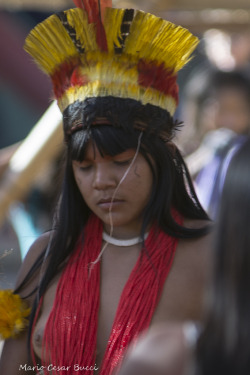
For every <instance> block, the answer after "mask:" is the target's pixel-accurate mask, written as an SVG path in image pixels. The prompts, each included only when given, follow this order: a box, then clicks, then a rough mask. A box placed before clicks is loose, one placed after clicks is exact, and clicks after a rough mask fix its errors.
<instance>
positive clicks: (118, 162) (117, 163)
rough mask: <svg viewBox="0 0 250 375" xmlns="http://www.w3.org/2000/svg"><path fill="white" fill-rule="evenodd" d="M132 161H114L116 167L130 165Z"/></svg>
mask: <svg viewBox="0 0 250 375" xmlns="http://www.w3.org/2000/svg"><path fill="white" fill-rule="evenodd" d="M131 161H132V159H128V160H114V163H115V164H116V165H121V166H123V165H129V164H130V163H131Z"/></svg>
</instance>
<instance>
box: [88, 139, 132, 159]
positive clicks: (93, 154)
mask: <svg viewBox="0 0 250 375" xmlns="http://www.w3.org/2000/svg"><path fill="white" fill-rule="evenodd" d="M134 153H135V150H134V149H132V148H130V149H127V150H125V151H122V152H120V153H119V154H116V155H115V156H114V155H113V156H112V155H108V154H105V153H102V152H100V150H99V149H98V147H97V145H96V143H95V142H94V141H93V140H92V139H90V140H89V141H88V143H87V145H86V149H85V153H84V160H101V159H105V160H111V159H113V158H114V157H117V156H119V155H122V156H124V157H132V156H134Z"/></svg>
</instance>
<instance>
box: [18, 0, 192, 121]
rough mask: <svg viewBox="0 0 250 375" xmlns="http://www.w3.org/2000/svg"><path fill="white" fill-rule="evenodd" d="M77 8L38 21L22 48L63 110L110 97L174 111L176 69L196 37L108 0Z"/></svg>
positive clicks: (81, 2)
mask: <svg viewBox="0 0 250 375" xmlns="http://www.w3.org/2000/svg"><path fill="white" fill-rule="evenodd" d="M74 2H75V5H76V6H77V8H75V9H69V10H66V11H65V12H61V13H58V14H54V15H52V16H50V17H49V18H48V19H46V20H45V21H44V22H42V23H40V24H38V25H37V26H36V27H35V28H34V29H33V30H32V31H31V33H30V34H29V36H28V37H27V39H26V42H25V50H26V51H27V52H28V53H29V54H30V55H32V57H33V58H34V60H35V61H36V63H37V64H38V65H39V67H40V68H41V69H42V70H43V71H44V72H45V73H46V74H48V75H49V76H50V77H51V80H52V83H53V90H54V95H55V97H56V99H57V101H58V105H59V108H60V110H61V111H63V110H64V109H65V108H66V107H67V106H68V105H69V104H72V103H74V102H75V101H76V100H79V101H84V99H86V98H88V97H98V96H114V97H119V98H131V99H135V100H138V101H140V102H141V103H142V104H147V103H150V104H152V105H155V106H158V107H160V108H163V109H165V110H167V111H168V112H169V113H170V114H171V115H173V114H174V112H175V109H176V106H177V104H178V85H177V82H176V79H177V73H178V71H179V70H180V69H181V68H182V67H183V66H184V65H185V64H186V63H187V62H188V61H189V59H190V56H191V54H192V52H193V50H194V49H195V47H196V45H197V43H198V39H197V38H196V37H195V36H193V35H192V34H191V33H190V32H189V31H188V30H186V29H184V28H182V27H180V26H176V25H174V24H173V23H171V22H168V21H166V20H163V19H161V18H158V17H155V16H154V15H152V14H149V13H144V12H142V11H138V10H133V9H114V8H111V5H112V4H111V0H74Z"/></svg>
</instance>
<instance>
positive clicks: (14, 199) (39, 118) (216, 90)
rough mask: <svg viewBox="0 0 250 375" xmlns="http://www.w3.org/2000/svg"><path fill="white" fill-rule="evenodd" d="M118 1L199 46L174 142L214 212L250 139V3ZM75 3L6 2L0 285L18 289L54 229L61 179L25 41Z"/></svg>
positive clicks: (57, 138) (59, 151) (2, 2)
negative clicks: (31, 251) (30, 254)
mask: <svg viewBox="0 0 250 375" xmlns="http://www.w3.org/2000/svg"><path fill="white" fill-rule="evenodd" d="M113 4H114V6H115V7H119V8H137V9H141V10H144V11H146V12H151V13H153V14H156V15H157V16H160V17H162V18H164V19H167V20H169V21H172V22H174V23H176V24H181V25H182V26H184V27H186V28H188V29H189V30H190V31H191V32H193V33H194V34H195V35H197V36H198V37H199V38H200V40H201V42H200V45H199V47H198V48H197V50H196V51H195V54H194V58H193V59H192V60H191V62H190V63H189V64H188V65H187V66H186V67H185V68H184V69H183V70H182V71H181V73H180V74H179V78H178V80H179V85H180V104H179V108H178V110H177V113H176V118H177V119H179V120H181V121H183V122H184V125H183V129H182V131H181V132H177V134H176V138H175V141H176V143H177V144H178V146H179V147H180V149H181V151H182V153H183V155H184V157H185V159H186V162H187V164H188V166H189V168H190V171H191V174H192V177H193V180H194V183H195V186H196V188H197V193H198V194H199V197H200V199H201V201H202V204H203V205H204V207H205V208H206V210H207V211H208V212H209V213H210V215H211V216H213V215H214V212H215V209H216V204H217V200H218V189H217V190H216V189H215V185H216V184H217V185H218V184H220V183H221V181H223V173H224V172H223V171H224V170H225V168H226V167H225V165H226V164H225V163H224V159H225V156H228V150H229V149H231V146H232V145H233V146H235V145H236V147H237V145H238V144H239V143H240V142H241V140H242V138H244V137H245V136H246V135H247V134H249V126H250V121H249V118H250V85H249V80H250V2H249V0H237V1H235V0H189V1H185V0H150V1H149V0H128V1H125V0H113ZM72 5H73V2H72V1H71V0H43V1H35V0H0V35H1V36H0V288H13V284H14V280H15V277H16V274H17V272H18V269H19V267H20V264H21V261H22V259H23V257H24V256H25V254H26V252H27V250H28V248H29V246H30V244H31V243H32V242H33V241H34V240H35V238H36V237H37V236H38V235H39V234H40V233H42V232H44V231H46V230H49V229H50V228H51V226H52V217H53V211H54V209H55V206H56V202H57V199H58V191H59V186H60V181H61V174H60V170H61V165H62V159H63V146H62V131H61V115H60V113H59V111H58V110H57V108H56V106H55V105H53V104H51V103H52V96H51V85H50V82H49V79H48V78H47V77H46V76H45V75H44V74H43V73H42V72H40V71H39V70H38V69H37V67H36V66H35V64H34V63H33V62H32V61H31V58H30V57H29V56H28V55H27V54H26V53H25V52H24V51H23V44H24V39H25V37H26V35H27V34H28V33H29V31H30V30H31V29H32V28H33V27H34V26H35V25H36V24H37V23H38V22H40V21H42V20H43V19H45V18H47V17H48V16H49V15H50V14H52V13H54V12H55V11H60V10H65V9H68V8H70V7H72ZM222 161H223V163H222ZM222 164H223V165H222ZM223 168H224V169H223ZM217 185H216V186H217Z"/></svg>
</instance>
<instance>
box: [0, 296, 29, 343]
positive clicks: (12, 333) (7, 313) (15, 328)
mask: <svg viewBox="0 0 250 375" xmlns="http://www.w3.org/2000/svg"><path fill="white" fill-rule="evenodd" d="M29 314H30V309H29V308H27V306H26V304H25V303H24V301H23V300H22V299H21V298H20V296H19V295H18V294H14V293H13V291H11V290H0V339H1V340H5V339H8V338H10V337H16V336H18V334H20V333H21V332H22V331H23V330H24V329H25V328H26V327H27V324H28V319H27V318H28V316H29Z"/></svg>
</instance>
